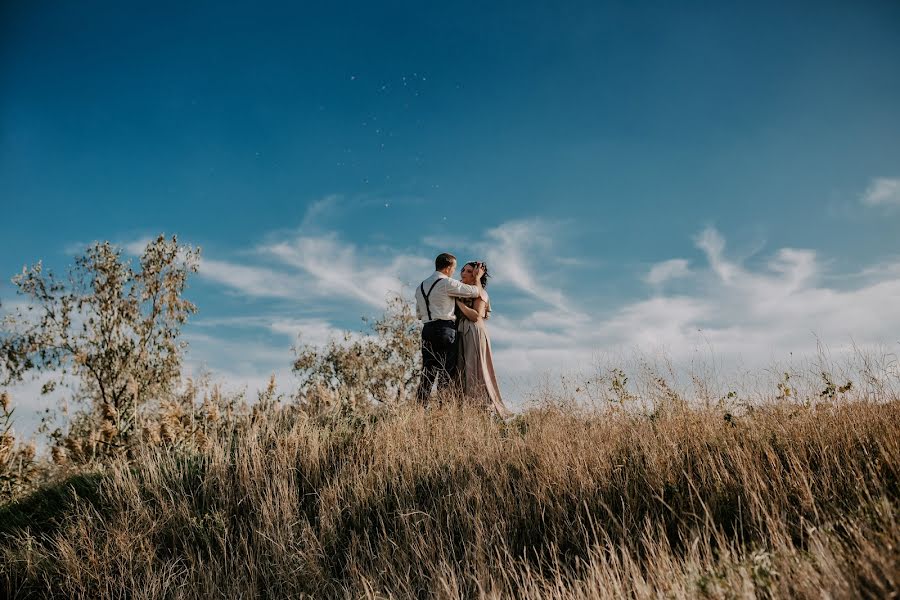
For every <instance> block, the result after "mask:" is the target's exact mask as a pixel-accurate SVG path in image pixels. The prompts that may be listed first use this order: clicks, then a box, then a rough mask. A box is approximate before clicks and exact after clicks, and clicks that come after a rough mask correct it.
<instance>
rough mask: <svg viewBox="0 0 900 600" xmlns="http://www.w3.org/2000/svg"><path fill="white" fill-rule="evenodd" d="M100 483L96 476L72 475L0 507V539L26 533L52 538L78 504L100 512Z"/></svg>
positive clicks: (95, 474) (85, 474)
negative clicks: (84, 504)
mask: <svg viewBox="0 0 900 600" xmlns="http://www.w3.org/2000/svg"><path fill="white" fill-rule="evenodd" d="M101 480H102V476H101V475H100V474H99V473H81V474H78V475H72V476H70V477H67V478H66V479H64V480H62V481H60V482H59V483H56V484H51V485H47V486H44V487H42V488H40V489H38V490H36V491H34V492H32V493H31V494H29V495H27V496H25V497H23V498H20V499H18V500H15V501H13V502H10V503H8V504H5V505H3V506H0V538H2V537H6V536H10V535H15V534H16V533H19V532H20V531H22V530H25V529H28V530H29V531H30V532H31V533H32V534H34V535H43V534H52V533H54V532H55V531H56V530H57V528H58V527H59V526H60V524H61V523H62V521H63V520H64V519H65V518H66V516H67V515H70V514H72V512H73V510H74V508H75V504H76V503H77V502H79V501H80V502H89V503H91V504H92V505H93V506H94V507H95V508H97V509H98V510H99V508H100V506H99V503H100V491H99V490H100V482H101Z"/></svg>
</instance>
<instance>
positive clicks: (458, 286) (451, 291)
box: [447, 278, 481, 298]
mask: <svg viewBox="0 0 900 600" xmlns="http://www.w3.org/2000/svg"><path fill="white" fill-rule="evenodd" d="M447 295H448V296H452V297H454V298H478V297H479V296H481V290H480V289H478V288H477V287H475V286H474V285H466V284H465V283H463V282H462V281H457V280H456V279H450V278H448V279H447Z"/></svg>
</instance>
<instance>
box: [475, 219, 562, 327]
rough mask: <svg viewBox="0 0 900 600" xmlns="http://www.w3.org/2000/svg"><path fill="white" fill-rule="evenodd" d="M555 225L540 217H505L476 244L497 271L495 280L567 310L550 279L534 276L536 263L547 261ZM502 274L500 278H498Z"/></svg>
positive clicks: (537, 265) (489, 265) (537, 264)
mask: <svg viewBox="0 0 900 600" xmlns="http://www.w3.org/2000/svg"><path fill="white" fill-rule="evenodd" d="M555 228H556V225H554V224H552V223H547V222H546V221H543V220H540V219H531V220H523V221H508V222H506V223H503V224H501V225H499V226H497V227H494V228H493V229H489V230H488V231H487V233H486V237H487V241H486V242H484V243H483V244H480V245H478V246H477V250H479V251H481V252H484V254H485V260H486V261H487V263H488V267H489V268H491V269H492V270H493V271H494V272H495V273H497V274H498V281H502V282H504V283H506V284H509V285H512V286H514V287H516V288H518V289H519V290H521V291H523V292H525V293H526V294H529V295H530V296H532V297H534V298H538V299H540V300H542V301H544V302H547V303H548V304H550V305H552V306H555V307H556V308H558V309H560V310H566V311H568V310H570V308H569V303H568V302H567V301H566V299H565V296H564V295H563V293H562V292H561V291H560V290H559V289H558V288H556V287H554V286H553V285H552V284H551V283H548V282H545V281H541V282H539V281H538V280H537V278H536V276H535V274H536V273H538V272H539V270H538V269H539V266H540V265H541V264H546V263H548V262H550V261H548V260H546V259H547V258H548V257H549V256H550V252H551V248H552V245H553V243H552V238H551V236H550V232H551V231H552V230H554V229H555ZM501 278H502V279H501Z"/></svg>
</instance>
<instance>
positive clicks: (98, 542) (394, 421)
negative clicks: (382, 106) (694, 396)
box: [0, 398, 900, 598]
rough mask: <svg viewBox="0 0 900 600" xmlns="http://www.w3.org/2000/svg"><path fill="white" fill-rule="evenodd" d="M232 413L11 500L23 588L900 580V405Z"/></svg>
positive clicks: (461, 591) (706, 585) (627, 587)
mask: <svg viewBox="0 0 900 600" xmlns="http://www.w3.org/2000/svg"><path fill="white" fill-rule="evenodd" d="M208 417H209V415H208V413H207V418H208ZM180 418H181V420H182V422H186V420H187V419H195V418H198V417H197V416H196V415H181V417H180ZM216 423H217V424H216V426H215V427H213V428H208V429H198V428H194V431H195V432H201V435H200V436H199V437H200V443H197V444H180V443H173V444H168V445H167V444H164V443H163V444H146V445H145V446H142V447H141V449H140V450H139V451H138V452H137V453H136V454H133V455H132V456H130V457H128V458H124V457H123V458H120V459H117V460H113V461H110V462H107V463H104V464H94V465H93V466H91V467H80V468H78V469H74V468H73V469H72V470H70V471H69V473H68V475H62V474H61V475H58V476H57V477H56V478H55V479H53V480H52V481H51V482H50V483H47V484H44V485H43V486H42V487H41V489H39V490H38V491H37V492H35V493H32V494H29V495H25V496H21V497H19V498H18V499H17V500H15V501H13V502H10V503H7V504H6V505H5V506H3V507H2V512H0V553H2V563H0V565H2V577H0V579H2V586H3V588H2V590H3V593H4V594H5V595H6V596H7V597H20V598H27V597H43V596H55V597H67V598H123V597H127V598H197V597H209V598H240V597H243V598H249V597H265V598H284V597H303V596H308V597H333V598H359V597H368V598H426V597H437V598H473V597H483V598H509V597H519V598H623V597H630V598H651V597H652V598H659V597H666V598H698V597H699V598H704V597H705V598H783V597H799V598H823V597H826V598H855V597H875V598H890V597H896V596H897V590H898V589H900V522H898V506H900V427H898V424H900V402H898V401H897V400H896V399H893V400H889V401H881V402H873V401H867V400H866V399H865V398H856V399H852V400H849V399H846V400H841V401H838V400H835V401H833V402H819V403H814V404H810V403H799V402H792V401H789V400H784V399H783V400H780V401H773V402H771V403H769V404H767V405H765V406H760V407H757V408H755V409H749V410H747V411H744V412H743V413H742V414H739V415H737V414H732V413H729V412H727V411H724V410H722V409H719V408H703V409H689V408H686V407H683V406H682V407H678V406H672V407H669V409H667V410H657V411H656V412H654V413H651V414H646V413H641V414H630V413H629V412H627V411H602V412H600V411H581V410H576V409H574V408H558V407H556V408H554V407H553V406H549V405H548V406H545V407H543V408H534V409H531V410H529V411H527V412H525V413H524V414H523V415H521V416H519V417H517V418H516V419H515V420H513V421H511V422H508V423H504V422H500V421H497V420H495V419H492V418H490V417H488V416H487V415H485V414H484V413H483V412H481V411H479V410H477V409H473V408H460V407H447V408H442V409H435V410H429V411H424V410H422V409H418V408H396V409H394V410H390V411H387V410H385V411H380V412H377V411H376V412H370V413H366V414H356V413H354V412H352V411H346V410H345V411H343V412H337V413H335V412H332V413H330V415H329V416H325V417H323V416H318V417H313V416H310V414H309V413H308V412H304V411H301V410H298V409H296V407H293V406H291V405H286V406H282V405H280V404H278V403H272V402H269V403H266V402H263V403H261V404H259V405H257V408H256V409H254V410H251V411H248V412H247V413H246V414H245V415H243V416H240V417H237V416H232V417H230V418H227V419H218V420H217V422H216ZM203 431H205V432H206V433H202V432H203ZM163 433H164V437H166V436H167V437H169V438H171V440H175V437H174V434H171V433H166V432H165V431H164V432H163ZM195 437H197V436H195Z"/></svg>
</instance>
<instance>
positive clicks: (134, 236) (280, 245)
mask: <svg viewBox="0 0 900 600" xmlns="http://www.w3.org/2000/svg"><path fill="white" fill-rule="evenodd" d="M318 4H322V3H318ZM485 4H486V3H453V4H452V5H448V4H446V3H444V4H438V3H423V2H418V3H354V2H346V3H329V6H313V5H311V3H302V2H284V3H267V2H253V3H250V2H247V3H243V2H191V3H169V2H152V3H149V2H148V3H143V2H134V3H121V2H92V1H85V2H79V3H73V2H68V3H63V2H44V3H34V2H7V3H4V5H3V8H2V9H0V11H2V13H0V90H2V92H0V202H2V214H3V215H4V218H3V220H2V222H0V270H2V271H3V272H5V273H7V274H8V275H9V276H11V275H13V274H14V273H15V272H16V271H18V270H20V269H21V267H22V265H23V264H25V263H31V262H34V261H36V260H38V259H43V260H44V261H45V263H47V264H48V265H50V266H52V267H54V268H56V269H58V270H61V269H64V268H65V266H66V265H67V264H68V263H69V262H70V260H71V256H72V254H73V251H74V250H75V249H77V248H78V247H79V245H84V244H86V243H87V242H90V241H92V240H105V239H109V240H112V241H115V242H117V243H120V244H122V245H124V246H126V247H130V248H132V249H133V248H135V247H136V246H137V245H138V243H139V242H140V241H141V240H144V239H146V238H147V237H149V236H152V235H155V234H157V233H159V232H165V233H167V234H172V233H177V234H178V235H179V237H180V238H181V239H182V240H183V241H186V242H190V243H193V244H196V245H200V246H201V247H202V248H203V252H204V263H203V266H202V268H201V273H200V274H199V276H198V277H197V278H196V279H195V280H194V283H193V284H192V287H191V292H190V295H191V298H192V299H193V300H194V301H195V302H196V303H197V304H198V305H199V307H200V313H199V315H198V316H197V318H196V319H195V321H194V323H193V324H192V325H191V326H190V327H189V328H188V330H187V332H186V333H187V335H188V338H189V339H190V340H191V342H192V350H191V355H190V364H191V365H192V367H197V366H199V365H206V366H208V367H209V368H211V369H213V371H215V372H216V373H218V374H220V375H221V376H222V377H223V378H227V379H229V380H230V381H235V382H240V381H246V382H250V383H251V384H255V383H256V382H259V381H261V380H263V379H265V377H266V376H267V374H268V373H271V372H273V371H275V372H277V373H279V375H280V376H284V377H286V376H287V375H286V374H287V371H288V370H289V369H288V366H289V363H290V356H291V355H290V346H291V344H292V343H293V342H294V338H295V336H296V334H297V333H298V332H299V331H303V332H305V333H304V335H305V337H306V339H308V340H310V341H322V340H324V339H327V337H328V336H329V335H331V334H332V333H334V332H337V331H341V330H344V329H358V328H359V327H360V321H359V317H360V316H361V315H371V314H377V313H378V311H379V309H380V307H381V305H382V304H383V299H384V295H385V293H387V292H389V291H392V290H395V289H398V288H400V289H403V288H402V286H403V285H408V284H410V283H414V282H415V281H417V280H418V279H421V278H424V277H425V276H427V275H428V273H429V263H430V261H431V259H432V258H433V256H434V254H436V253H437V252H439V251H443V250H449V251H452V252H454V253H456V254H458V255H459V256H460V257H462V258H467V259H468V258H485V259H487V260H488V261H490V262H491V263H492V265H491V266H492V269H493V271H494V272H495V279H494V281H493V285H492V288H491V289H492V292H493V293H492V297H493V302H494V305H495V310H496V312H495V319H494V321H493V322H492V327H493V332H494V341H495V345H496V346H497V350H498V362H499V365H498V368H499V369H500V371H501V372H502V373H506V378H507V381H511V380H512V379H513V378H515V377H525V376H528V375H531V374H533V373H534V372H536V371H537V370H541V369H547V370H551V371H552V370H554V369H558V368H561V367H568V366H571V365H573V364H576V363H584V362H590V360H592V359H593V358H594V357H596V355H597V354H598V353H601V354H602V353H607V352H618V351H628V350H632V349H648V350H659V349H662V350H664V351H665V352H667V353H670V354H671V355H673V356H674V357H675V358H676V359H679V358H683V357H689V356H690V355H691V352H695V351H696V349H697V348H698V347H699V346H702V347H704V348H712V349H713V351H714V352H715V354H716V355H717V356H722V357H724V358H726V359H729V360H730V359H734V360H738V361H741V362H743V363H753V362H760V361H764V360H769V359H772V358H778V357H780V356H785V355H788V354H790V353H792V352H794V353H799V352H808V351H811V350H814V349H815V344H816V336H819V339H820V340H824V341H825V342H826V343H828V344H831V345H834V346H835V347H840V346H842V345H846V344H847V343H849V342H850V341H851V340H853V341H856V342H857V343H873V344H874V343H883V344H886V345H887V346H888V347H889V348H893V349H894V350H896V344H897V339H898V337H900V336H898V333H897V332H898V328H900V314H898V311H900V309H898V305H900V303H898V302H897V299H898V297H900V253H898V249H897V241H896V240H897V233H898V231H900V108H898V107H900V4H897V3H896V2H891V1H884V2H874V1H860V2H790V3H785V2H771V3H770V2H745V3H737V2H734V3H731V2H729V3H699V2H698V3H694V2H685V3H671V2H583V3H582V2H567V3H541V4H530V3H525V2H515V3H487V4H489V6H486V5H485ZM0 300H2V301H3V302H4V304H5V305H6V306H10V304H11V303H12V302H14V301H15V298H14V295H13V293H12V287H11V285H10V284H9V281H8V278H6V277H4V279H3V281H2V283H0ZM508 385H512V384H508Z"/></svg>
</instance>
